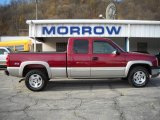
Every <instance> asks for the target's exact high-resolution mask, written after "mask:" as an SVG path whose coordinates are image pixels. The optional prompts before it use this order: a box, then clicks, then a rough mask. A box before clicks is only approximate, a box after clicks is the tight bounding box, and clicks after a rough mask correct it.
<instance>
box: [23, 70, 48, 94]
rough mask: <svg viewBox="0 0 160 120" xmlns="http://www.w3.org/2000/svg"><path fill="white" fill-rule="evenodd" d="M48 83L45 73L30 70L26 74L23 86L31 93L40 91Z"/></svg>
mask: <svg viewBox="0 0 160 120" xmlns="http://www.w3.org/2000/svg"><path fill="white" fill-rule="evenodd" d="M47 83H48V77H47V75H46V74H45V72H43V71H40V70H31V71H29V72H28V73H27V74H26V77H25V84H26V87H27V88H28V89H29V90H31V91H41V90H43V89H44V88H45V87H46V85H47Z"/></svg>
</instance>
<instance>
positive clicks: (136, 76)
mask: <svg viewBox="0 0 160 120" xmlns="http://www.w3.org/2000/svg"><path fill="white" fill-rule="evenodd" d="M128 82H129V84H130V85H131V86H134V87H145V86H146V85H147V83H148V82H149V72H148V70H147V69H146V68H144V67H140V66H139V67H135V68H133V69H132V70H131V71H130V73H129V76H128Z"/></svg>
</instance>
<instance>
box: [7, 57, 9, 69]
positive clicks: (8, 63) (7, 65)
mask: <svg viewBox="0 0 160 120" xmlns="http://www.w3.org/2000/svg"><path fill="white" fill-rule="evenodd" d="M6 65H7V67H9V55H7V58H6Z"/></svg>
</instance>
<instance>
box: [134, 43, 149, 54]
mask: <svg viewBox="0 0 160 120" xmlns="http://www.w3.org/2000/svg"><path fill="white" fill-rule="evenodd" d="M137 50H138V52H142V53H148V51H147V50H148V44H147V43H146V42H138V43H137Z"/></svg>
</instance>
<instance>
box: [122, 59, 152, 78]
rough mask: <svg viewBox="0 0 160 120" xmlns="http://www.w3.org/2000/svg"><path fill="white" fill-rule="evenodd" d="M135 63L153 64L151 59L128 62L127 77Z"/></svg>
mask: <svg viewBox="0 0 160 120" xmlns="http://www.w3.org/2000/svg"><path fill="white" fill-rule="evenodd" d="M134 64H147V65H149V66H153V65H152V63H151V62H150V61H144V60H136V61H129V62H128V63H127V66H126V70H125V76H126V77H127V75H128V72H129V70H130V68H131V66H132V65H134Z"/></svg>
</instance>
